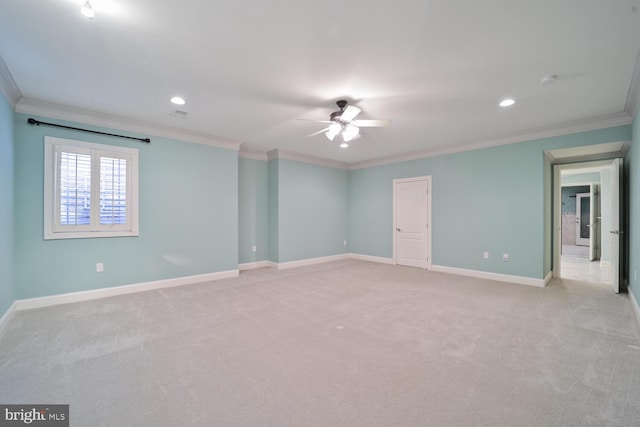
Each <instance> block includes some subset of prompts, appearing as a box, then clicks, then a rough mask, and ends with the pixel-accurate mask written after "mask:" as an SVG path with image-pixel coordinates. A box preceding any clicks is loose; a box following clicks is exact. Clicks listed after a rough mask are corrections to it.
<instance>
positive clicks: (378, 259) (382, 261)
mask: <svg viewBox="0 0 640 427" xmlns="http://www.w3.org/2000/svg"><path fill="white" fill-rule="evenodd" d="M348 255H349V258H351V259H358V260H360V261H370V262H378V263H380V264H393V259H391V258H384V257H381V256H372V255H363V254H352V253H350V254H348Z"/></svg>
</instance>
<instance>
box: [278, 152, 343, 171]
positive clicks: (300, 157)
mask: <svg viewBox="0 0 640 427" xmlns="http://www.w3.org/2000/svg"><path fill="white" fill-rule="evenodd" d="M267 158H268V159H269V160H274V159H284V160H292V161H294V162H301V163H310V164H313V165H318V166H325V167H328V168H334V169H345V170H348V169H349V163H345V162H340V161H338V160H330V159H325V158H323V157H316V156H311V155H308V154H301V153H296V152H294V151H287V150H272V151H269V152H268V153H267Z"/></svg>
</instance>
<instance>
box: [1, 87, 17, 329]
mask: <svg viewBox="0 0 640 427" xmlns="http://www.w3.org/2000/svg"><path fill="white" fill-rule="evenodd" d="M13 122H14V113H13V109H12V108H11V106H10V105H9V103H8V102H7V101H6V100H5V99H4V96H3V95H0V317H2V316H3V315H4V313H5V312H6V311H7V309H8V308H9V307H10V306H11V304H12V303H13V301H14V300H15V299H16V292H15V275H14V234H13V228H14V225H15V222H14V214H13V209H14V169H13V157H14V156H13V154H14V128H13Z"/></svg>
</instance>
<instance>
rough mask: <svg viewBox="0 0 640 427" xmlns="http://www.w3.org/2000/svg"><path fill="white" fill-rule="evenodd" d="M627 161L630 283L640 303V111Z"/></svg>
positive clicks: (636, 118) (634, 124) (634, 123)
mask: <svg viewBox="0 0 640 427" xmlns="http://www.w3.org/2000/svg"><path fill="white" fill-rule="evenodd" d="M625 163H626V164H625V168H626V169H627V171H628V172H627V173H628V177H629V179H628V181H627V182H628V185H629V189H628V194H629V215H628V229H629V284H630V290H631V292H633V295H634V297H635V298H636V301H637V302H638V303H639V304H640V277H639V275H640V271H639V270H640V111H638V113H637V114H636V117H635V119H634V120H633V141H632V143H631V150H630V151H629V153H628V154H627V157H626V162H625Z"/></svg>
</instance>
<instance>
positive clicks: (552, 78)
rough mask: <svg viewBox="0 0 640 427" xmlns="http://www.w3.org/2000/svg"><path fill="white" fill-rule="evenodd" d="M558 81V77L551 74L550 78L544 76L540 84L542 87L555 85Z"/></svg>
mask: <svg viewBox="0 0 640 427" xmlns="http://www.w3.org/2000/svg"><path fill="white" fill-rule="evenodd" d="M556 80H558V76H557V75H555V74H549V75H548V76H544V77H542V78H541V79H540V84H541V85H550V84H552V83H555V82H556Z"/></svg>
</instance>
